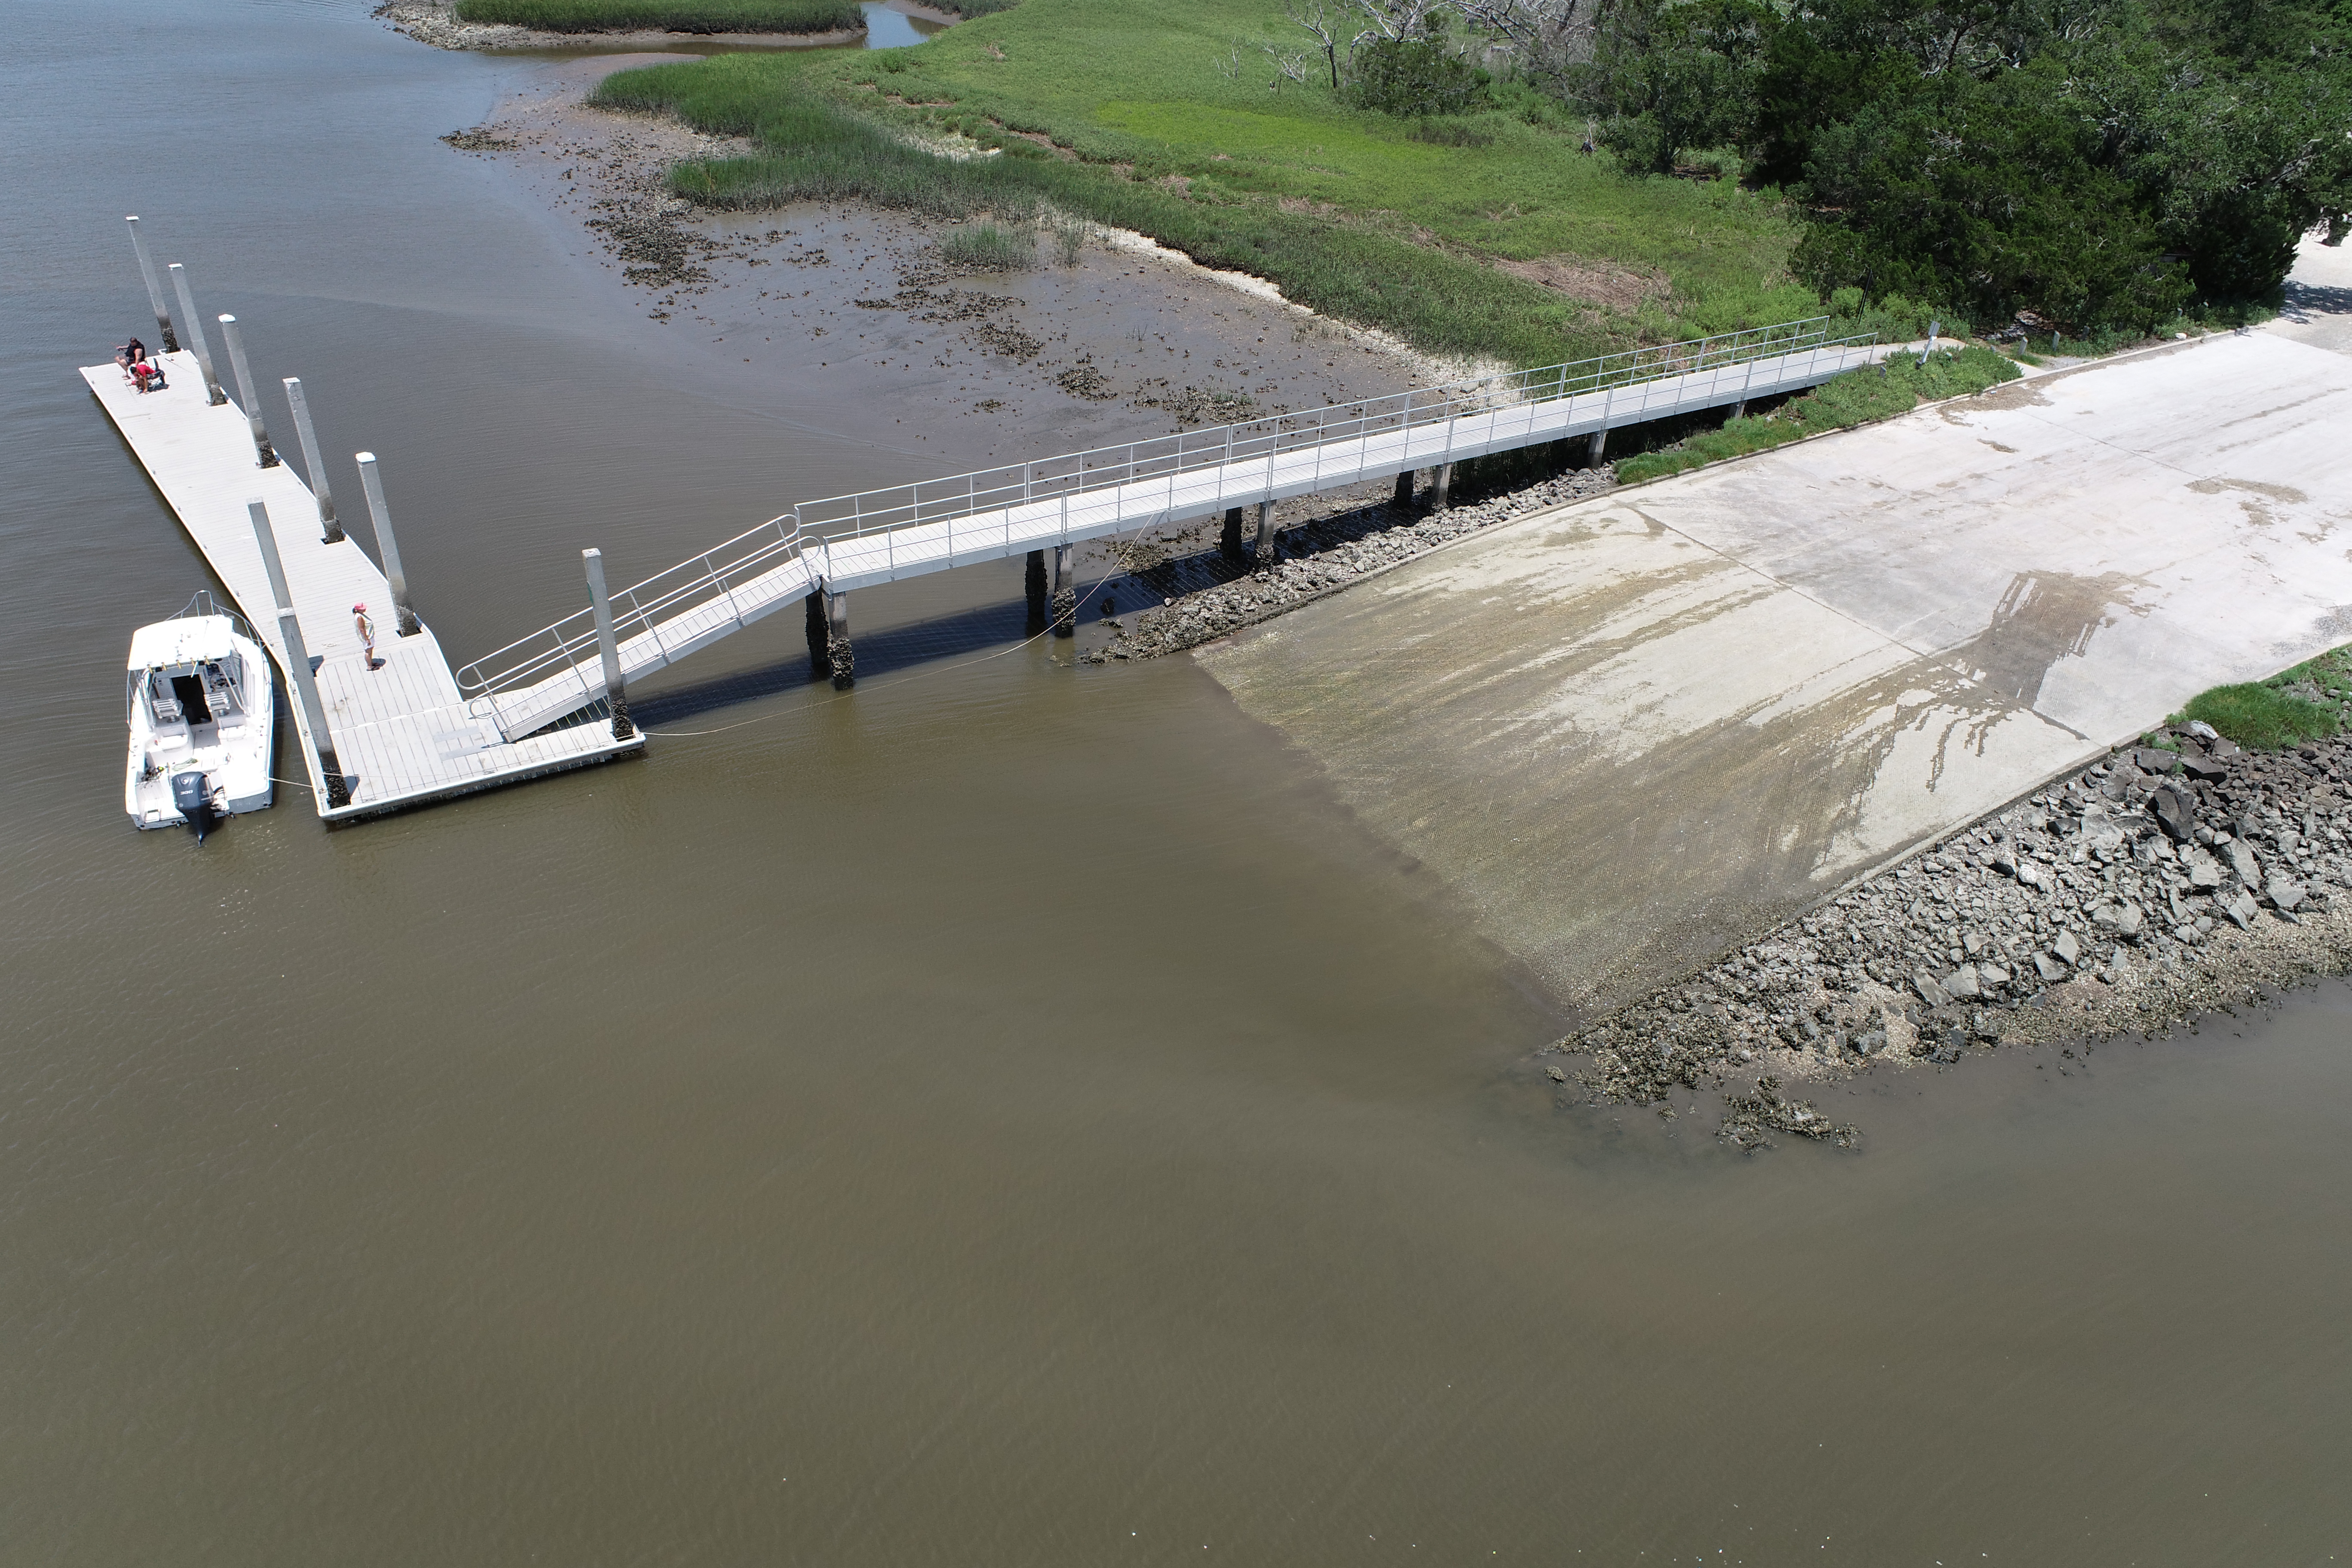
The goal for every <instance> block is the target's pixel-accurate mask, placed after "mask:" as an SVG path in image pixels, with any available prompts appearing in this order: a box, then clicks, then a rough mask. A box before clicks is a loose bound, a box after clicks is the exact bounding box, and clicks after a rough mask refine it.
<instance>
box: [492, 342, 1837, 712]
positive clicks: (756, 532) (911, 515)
mask: <svg viewBox="0 0 2352 1568" xmlns="http://www.w3.org/2000/svg"><path fill="white" fill-rule="evenodd" d="M1865 342H1867V343H1874V342H1876V335H1875V334H1869V335H1867V336H1863V335H1857V336H1853V337H1847V338H1840V339H1832V338H1831V336H1830V331H1829V318H1828V317H1825V316H1812V317H1808V318H1805V319H1803V320H1801V321H1783V322H1780V323H1778V324H1775V325H1773V326H1769V327H1749V328H1745V329H1742V330H1741V331H1734V332H1718V333H1717V334H1715V335H1713V336H1711V337H1706V338H1699V339H1695V340H1693V341H1691V342H1679V343H1662V344H1658V345H1655V346H1654V347H1650V348H1642V349H1629V350H1623V351H1621V352H1619V353H1609V354H1601V355H1599V356H1597V357H1595V358H1592V359H1586V360H1576V361H1571V362H1569V363H1563V364H1556V365H1546V366H1543V367H1541V368H1538V369H1535V370H1523V371H1507V372H1503V373H1500V374H1495V375H1488V376H1481V377H1478V378H1476V379H1474V380H1471V381H1466V382H1458V383H1452V384H1443V385H1439V386H1433V387H1415V388H1412V389H1411V390H1408V391H1405V392H1402V393H1391V394H1390V395H1386V396H1382V397H1369V398H1361V399H1359V400H1357V401H1356V402H1353V403H1344V404H1335V405H1329V406H1327V407H1324V408H1321V409H1317V410H1307V411H1301V412H1298V413H1294V414H1274V415H1265V416H1261V417H1259V418H1256V419H1249V420H1242V421H1239V422H1237V423H1234V424H1231V425H1218V426H1204V427H1202V428H1200V429H1196V430H1189V431H1179V432H1177V433H1176V434H1174V435H1171V436H1159V437H1148V438H1146V439H1144V440H1140V441H1129V442H1126V443H1123V444H1121V445H1118V446H1115V447H1093V448H1089V449H1087V450H1086V451H1081V452H1072V453H1066V454H1063V455H1061V456H1058V457H1053V458H1033V459H1029V460H1027V461H1024V462H1021V463H1018V464H1004V465H1001V466H998V467H995V468H981V469H974V470H972V471H971V472H967V473H961V474H953V475H950V476H948V477H946V478H943V479H922V480H918V481H915V482H913V483H910V484H904V485H892V486H886V487H884V488H882V489H871V490H858V491H854V492H851V493H848V494H845V495H838V496H828V497H824V498H823V499H821V500H813V501H803V502H802V503H801V504H800V505H798V506H796V507H794V508H793V510H791V511H789V512H786V513H784V514H782V515H781V516H778V517H773V518H770V519H769V520H768V521H765V522H763V523H761V524H760V525H758V526H757V527H755V528H751V529H748V530H746V531H743V532H741V533H739V534H737V535H736V536H735V537H734V538H732V539H730V540H728V541H726V542H724V543H721V544H719V545H717V546H715V547H714V548H712V549H710V550H707V551H704V552H701V553H699V554H697V555H695V556H693V557H692V558H690V559H689V560H687V561H684V562H681V563H678V564H677V565H676V566H672V567H670V568H668V569H667V570H666V571H662V572H657V573H656V574H654V575H652V576H651V577H648V578H646V579H645V580H644V581H643V582H641V583H638V584H635V585H634V586H632V587H628V588H625V589H623V590H621V591H620V592H619V593H616V594H614V595H612V606H613V619H614V635H615V637H617V638H618V639H619V640H620V641H621V642H622V643H628V642H630V641H631V640H632V639H634V638H635V637H641V636H651V637H653V638H654V640H655V645H656V647H660V646H661V631H660V629H659V628H660V627H661V626H663V625H666V624H667V623H668V622H670V621H672V620H674V619H676V618H677V617H678V616H682V615H684V614H688V613H690V612H691V611H692V610H694V609H698V608H701V607H703V606H704V605H708V604H709V603H710V602H711V601H712V599H713V598H714V597H715V596H716V595H714V592H713V590H714V586H715V588H716V591H717V595H727V596H728V597H729V598H730V604H731V588H730V584H731V585H733V586H740V585H741V584H743V583H745V582H746V581H747V580H748V579H751V578H753V577H756V576H758V575H760V574H762V573H765V572H768V571H772V570H776V569H777V568H779V567H782V566H784V565H787V564H789V563H791V562H792V561H793V560H795V559H799V558H803V557H805V556H807V555H808V554H809V553H810V552H812V551H814V552H819V553H820V554H821V555H824V556H826V557H828V559H827V562H826V564H827V566H828V568H829V567H830V560H829V555H830V552H831V550H832V549H833V547H835V546H836V545H841V544H845V543H851V542H856V541H860V540H866V539H874V538H877V537H879V538H880V540H881V542H882V546H883V551H884V553H885V560H886V568H885V569H886V570H888V571H895V570H896V569H897V544H898V540H897V537H896V536H897V535H898V533H899V532H901V531H904V530H906V529H908V528H912V527H917V526H921V525H924V524H934V525H937V524H944V525H946V527H947V529H948V539H947V544H948V549H949V553H950V561H952V558H953V552H954V547H955V535H954V525H955V524H956V523H957V522H958V521H962V520H965V519H968V518H972V517H977V516H982V515H987V514H1002V515H1003V519H1004V536H1005V538H1006V539H1007V540H1008V541H1009V540H1010V538H1011V531H1012V526H1013V523H1012V513H1013V510H1014V509H1016V508H1019V507H1024V506H1031V505H1034V504H1035V503H1036V502H1039V501H1054V502H1057V503H1059V505H1060V507H1061V509H1062V515H1063V520H1064V527H1065V529H1066V527H1067V519H1068V508H1069V503H1070V501H1071V500H1072V499H1073V498H1075V497H1078V496H1083V495H1087V494H1090V493H1096V492H1105V491H1113V490H1117V489H1122V488H1124V487H1126V486H1129V485H1132V484H1134V483H1135V482H1136V481H1137V480H1138V479H1163V478H1164V479H1166V481H1167V484H1168V493H1169V496H1170V499H1171V505H1172V504H1173V499H1174V495H1175V487H1176V482H1177V480H1178V479H1181V478H1182V477H1183V476H1185V475H1188V474H1200V473H1205V472H1208V471H1210V470H1212V469H1214V470H1216V471H1218V472H1219V473H1220V474H1229V473H1231V472H1232V471H1233V470H1234V469H1235V468H1243V469H1248V468H1261V467H1262V468H1263V469H1264V470H1265V486H1266V489H1267V492H1268V493H1269V494H1271V493H1272V491H1273V489H1275V487H1276V483H1277V479H1276V472H1277V468H1278V465H1279V460H1280V459H1281V458H1282V457H1283V456H1284V455H1285V454H1286V453H1290V452H1304V451H1306V450H1307V449H1309V448H1312V449H1313V450H1314V451H1315V453H1316V475H1317V477H1318V479H1319V477H1320V474H1321V466H1322V455H1323V453H1325V452H1326V451H1328V450H1329V449H1330V448H1332V447H1335V446H1345V445H1348V444H1358V445H1360V448H1361V449H1363V450H1366V451H1368V450H1369V443H1370V440H1371V439H1372V437H1375V436H1377V435H1381V434H1384V433H1388V432H1402V433H1406V434H1407V438H1408V439H1410V438H1411V437H1410V433H1411V432H1412V431H1415V430H1422V429H1428V428H1431V427H1433V426H1441V425H1442V426H1444V427H1445V428H1446V431H1447V438H1446V444H1445V447H1444V456H1440V457H1438V458H1437V459H1436V460H1437V461H1440V462H1444V461H1447V460H1450V458H1451V454H1452V452H1453V446H1454V443H1453V434H1452V433H1453V430H1454V426H1455V425H1456V424H1457V422H1458V421H1459V420H1460V419H1462V418H1463V417H1464V416H1467V415H1475V414H1484V413H1488V412H1494V411H1498V410H1501V409H1506V408H1511V407H1516V406H1522V405H1524V406H1526V407H1527V409H1528V425H1527V429H1528V431H1529V432H1532V431H1533V430H1534V429H1535V427H1536V425H1537V423H1538V415H1539V411H1540V408H1541V406H1542V405H1546V404H1552V403H1558V402H1559V401H1561V400H1563V399H1568V398H1575V397H1580V396H1585V395H1591V394H1592V393H1596V392H1598V393H1602V394H1604V395H1605V401H1604V405H1603V414H1602V417H1603V420H1604V422H1606V421H1608V420H1612V419H1622V420H1623V421H1626V422H1629V423H1630V422H1633V421H1635V420H1638V419H1639V418H1640V417H1642V413H1643V410H1644V409H1646V408H1647V407H1648V405H1649V397H1648V395H1647V394H1646V393H1644V394H1643V397H1642V398H1641V400H1640V402H1639V404H1637V405H1634V406H1633V407H1631V408H1628V409H1626V410H1625V411H1624V412H1623V413H1622V414H1621V413H1620V412H1619V399H1618V393H1619V392H1620V391H1621V390H1622V389H1630V388H1634V387H1643V386H1646V385H1648V384H1656V383H1663V382H1665V381H1669V380H1675V379H1679V378H1683V377H1687V376H1691V375H1694V374H1699V373H1701V372H1709V371H1711V372H1714V373H1715V374H1714V375H1713V376H1712V377H1711V378H1710V381H1709V387H1710V392H1711V393H1712V392H1713V391H1714V390H1717V389H1719V388H1720V385H1721V379H1722V377H1721V373H1722V372H1723V371H1725V370H1728V369H1731V368H1734V367H1737V366H1739V365H1752V364H1753V363H1755V362H1757V361H1759V360H1767V359H1773V358H1780V357H1787V356H1790V355H1795V354H1800V353H1813V352H1817V351H1820V350H1823V349H1831V348H1837V349H1844V348H1847V347H1850V346H1852V345H1854V344H1857V343H1865ZM1841 357H1843V356H1841ZM1753 379H1754V373H1753V371H1752V370H1751V371H1750V373H1749V374H1748V376H1747V377H1745V378H1742V379H1741V384H1740V386H1739V388H1738V391H1737V392H1734V393H1731V394H1728V395H1733V396H1742V395H1745V393H1746V389H1747V385H1748V384H1749V383H1751V382H1752V381H1753ZM1423 466H1425V465H1423ZM1220 488H1221V489H1222V488H1223V487H1222V486H1221V487H1220ZM828 574H829V573H828ZM734 618H736V619H738V620H740V614H738V615H736V616H734ZM596 658H597V652H596V634H595V622H594V618H593V614H592V612H590V611H588V610H585V609H583V610H579V611H576V612H574V613H573V614H572V615H570V616H565V617H563V618H562V620H559V621H557V622H555V623H554V624H553V625H551V626H545V627H542V628H541V629H540V630H539V631H536V632H533V633H531V634H530V636H529V637H520V638H518V639H517V640H516V641H514V642H512V643H509V644H508V645H507V646H506V647H502V648H499V649H497V650H495V651H493V652H491V653H488V654H486V655H484V656H483V657H482V658H478V659H476V660H474V661H473V662H472V663H471V664H468V665H467V666H465V667H464V668H461V669H460V670H458V671H457V680H458V685H459V689H461V690H463V691H464V692H465V693H466V694H467V696H469V697H474V698H481V697H494V696H495V694H496V693H498V692H501V691H511V690H515V689H519V688H523V687H530V686H536V685H539V684H540V683H541V682H542V681H545V680H548V679H553V678H554V677H555V676H557V675H559V674H561V673H562V672H563V671H565V670H575V671H576V670H579V669H580V668H582V667H583V666H584V665H588V664H593V662H595V660H596ZM585 687H586V678H585V676H584V675H583V690H584V689H585Z"/></svg>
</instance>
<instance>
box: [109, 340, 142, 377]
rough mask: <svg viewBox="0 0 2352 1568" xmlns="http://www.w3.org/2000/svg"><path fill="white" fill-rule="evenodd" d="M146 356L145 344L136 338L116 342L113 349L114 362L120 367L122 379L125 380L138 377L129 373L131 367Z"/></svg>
mask: <svg viewBox="0 0 2352 1568" xmlns="http://www.w3.org/2000/svg"><path fill="white" fill-rule="evenodd" d="M146 357H147V345H146V344H145V343H142V342H140V341H139V340H138V339H137V338H133V339H131V341H130V342H127V343H121V344H117V345H116V347H115V350H114V363H117V364H119V365H121V367H122V379H123V380H125V381H136V380H138V379H139V378H138V377H137V376H134V375H132V374H131V366H132V365H134V364H137V363H139V362H140V361H141V360H143V359H145V358H146Z"/></svg>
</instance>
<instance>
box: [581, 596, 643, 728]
mask: <svg viewBox="0 0 2352 1568" xmlns="http://www.w3.org/2000/svg"><path fill="white" fill-rule="evenodd" d="M580 559H581V561H582V562H583V563H584V564H585V565H586V567H587V569H588V605H589V608H590V609H591V610H592V611H593V612H594V614H595V616H596V655H597V658H600V659H602V660H603V661H604V704H605V706H606V707H608V708H610V709H611V710H612V711H613V739H614V740H615V741H625V740H627V739H628V738H629V737H630V736H632V735H634V734H635V733H636V732H637V730H636V726H635V725H634V724H632V723H630V722H629V691H628V688H627V687H625V686H624V685H623V684H622V683H621V645H620V640H619V639H618V638H617V637H614V635H613V600H612V597H611V595H608V594H606V593H605V592H604V552H603V551H601V550H583V551H582V552H580Z"/></svg>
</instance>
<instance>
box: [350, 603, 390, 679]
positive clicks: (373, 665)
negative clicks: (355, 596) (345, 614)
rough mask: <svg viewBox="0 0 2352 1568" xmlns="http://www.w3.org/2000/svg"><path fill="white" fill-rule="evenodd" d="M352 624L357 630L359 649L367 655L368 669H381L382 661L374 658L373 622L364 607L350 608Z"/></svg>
mask: <svg viewBox="0 0 2352 1568" xmlns="http://www.w3.org/2000/svg"><path fill="white" fill-rule="evenodd" d="M352 625H353V626H357V627H358V628H359V634H360V647H361V648H362V650H363V651H364V652H365V653H366V655H367V667H368V668H370V669H371V670H376V669H382V668H383V660H382V659H380V658H376V656H375V622H374V621H373V619H371V618H370V617H369V616H368V613H367V606H366V605H352Z"/></svg>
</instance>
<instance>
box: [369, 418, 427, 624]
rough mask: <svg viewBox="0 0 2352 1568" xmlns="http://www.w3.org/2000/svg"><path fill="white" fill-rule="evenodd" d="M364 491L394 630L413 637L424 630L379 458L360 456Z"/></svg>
mask: <svg viewBox="0 0 2352 1568" xmlns="http://www.w3.org/2000/svg"><path fill="white" fill-rule="evenodd" d="M359 465H360V489H363V490H365V491H366V492H367V503H368V521H371V522H373V523H374V524H375V547H376V549H377V550H379V551H380V552H383V578H384V581H385V583H387V584H390V585H391V588H392V608H393V624H394V629H395V630H396V631H398V632H399V634H400V635H401V636H402V637H415V635H416V634H417V633H418V632H419V631H420V630H422V629H423V628H422V627H421V626H419V625H418V624H417V620H416V607H415V605H411V604H410V603H409V602H408V574H407V573H405V572H403V571H402V570H401V569H400V541H399V540H397V539H395V538H394V537H393V532H392V509H391V508H390V507H388V506H386V505H384V504H383V479H382V477H381V476H379V475H378V474H377V473H376V471H375V454H374V453H373V452H362V453H360V454H359Z"/></svg>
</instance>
